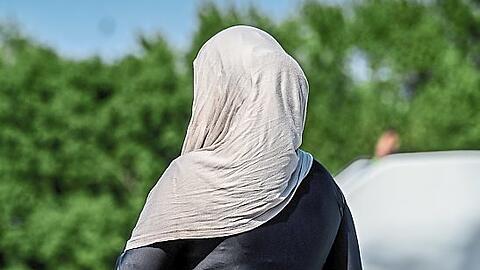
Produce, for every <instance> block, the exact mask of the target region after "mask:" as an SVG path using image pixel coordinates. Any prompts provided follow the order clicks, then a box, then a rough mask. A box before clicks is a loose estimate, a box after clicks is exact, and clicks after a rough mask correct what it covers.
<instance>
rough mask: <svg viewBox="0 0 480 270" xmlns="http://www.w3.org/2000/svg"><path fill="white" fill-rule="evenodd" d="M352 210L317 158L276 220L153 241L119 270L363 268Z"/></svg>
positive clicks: (124, 259)
mask: <svg viewBox="0 0 480 270" xmlns="http://www.w3.org/2000/svg"><path fill="white" fill-rule="evenodd" d="M361 268H362V266H361V262H360V254H359V249H358V243H357V236H356V234H355V228H354V225H353V220H352V216H351V214H350V210H349V209H348V206H347V204H346V202H345V199H344V197H343V194H342V192H341V191H340V189H339V188H338V186H337V185H336V184H335V182H334V180H333V178H332V176H331V175H330V174H329V173H328V171H327V170H326V169H325V168H324V167H323V166H322V165H321V164H320V163H318V162H317V161H316V160H314V161H313V164H312V168H311V169H310V172H309V173H308V174H307V176H306V177H305V179H303V181H302V183H301V184H300V186H299V187H298V190H297V191H296V193H295V194H294V197H293V198H292V200H291V201H290V202H289V203H288V204H287V206H286V207H285V208H284V209H283V210H282V211H281V212H280V213H279V214H278V215H277V216H275V217H274V218H273V219H271V220H269V221H267V222H266V223H264V224H263V225H261V226H259V227H257V228H255V229H253V230H250V231H247V232H244V233H240V234H236V235H232V236H227V237H217V238H206V239H185V240H173V241H165V242H160V243H155V244H153V245H149V246H146V247H140V248H136V249H131V250H127V251H126V252H124V253H122V254H121V255H120V256H119V257H118V259H117V268H116V269H117V270H130V269H138V270H143V269H152V270H153V269H155V270H157V269H158V270H159V269H176V270H177V269H178V270H181V269H195V270H200V269H216V270H218V269H229V270H230V269H239V270H240V269H242V270H243V269H275V270H281V269H289V270H296V269H299V270H309V269H334V270H343V269H349V270H357V269H361Z"/></svg>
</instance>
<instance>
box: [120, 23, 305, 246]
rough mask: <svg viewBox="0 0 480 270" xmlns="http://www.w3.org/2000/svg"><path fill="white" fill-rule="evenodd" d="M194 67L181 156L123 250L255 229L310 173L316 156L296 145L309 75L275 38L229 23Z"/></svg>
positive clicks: (299, 140) (149, 201)
mask: <svg viewBox="0 0 480 270" xmlns="http://www.w3.org/2000/svg"><path fill="white" fill-rule="evenodd" d="M193 70H194V74H193V77H194V83H193V94H194V97H193V106H192V115H191V119H190V123H189V125H188V129H187V134H186V137H185V140H184V143H183V147H182V153H181V155H180V156H179V157H178V158H176V159H175V160H173V161H172V162H171V163H170V165H169V166H168V168H167V169H166V170H165V172H164V173H163V175H162V176H161V177H160V179H159V180H158V182H157V183H156V185H155V186H154V187H153V188H152V189H151V191H150V192H149V194H148V197H147V199H146V202H145V205H144V208H143V210H142V212H141V214H140V217H139V219H138V222H137V224H136V226H135V228H134V230H133V232H132V236H131V238H130V240H129V241H128V242H127V245H126V247H125V250H128V249H132V248H136V247H140V246H145V245H148V244H152V243H155V242H161V241H167V240H175V239H192V238H209V237H220V236H228V235H233V234H237V233H241V232H245V231H248V230H251V229H254V228H256V227H258V226H260V225H261V224H263V223H265V222H266V221H268V220H270V219H271V218H273V217H274V216H275V215H276V214H277V213H278V212H280V210H282V209H283V208H284V207H285V205H286V204H287V203H288V202H289V200H290V199H291V197H292V196H293V194H294V192H295V190H296V188H297V187H298V185H299V183H300V181H301V180H302V179H303V178H304V177H305V175H306V174H307V173H308V171H309V170H310V167H311V164H312V160H313V157H312V156H311V155H310V154H309V153H307V152H304V151H302V150H300V149H299V147H300V145H301V143H302V133H303V128H304V125H305V115H306V107H307V97H308V83H307V79H306V77H305V75H304V73H303V71H302V69H301V68H300V66H299V65H298V63H297V62H296V61H295V60H294V59H293V58H292V57H291V56H290V55H288V54H287V53H286V52H285V51H284V50H283V48H282V47H281V46H280V44H279V43H278V42H277V41H276V40H275V39H274V38H273V37H272V36H270V35H269V34H268V33H266V32H264V31H262V30H260V29H257V28H254V27H251V26H233V27H230V28H227V29H225V30H223V31H221V32H219V33H217V34H216V35H214V36H213V37H212V38H210V39H209V40H208V41H207V42H206V43H205V44H204V45H203V46H202V48H201V49H200V51H199V52H198V54H197V57H196V58H195V60H194V61H193Z"/></svg>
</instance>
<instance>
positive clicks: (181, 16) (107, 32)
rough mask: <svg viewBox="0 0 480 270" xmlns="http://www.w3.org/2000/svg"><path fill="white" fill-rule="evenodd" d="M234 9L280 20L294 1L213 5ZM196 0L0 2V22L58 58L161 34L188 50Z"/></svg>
mask: <svg viewBox="0 0 480 270" xmlns="http://www.w3.org/2000/svg"><path fill="white" fill-rule="evenodd" d="M215 2H217V3H221V5H225V4H231V3H233V4H235V5H236V6H239V7H241V6H247V5H248V4H249V3H252V2H254V3H255V5H256V6H258V7H259V8H260V9H261V10H263V11H265V12H266V13H267V14H269V15H270V16H272V17H274V18H276V19H280V18H282V17H284V16H286V15H288V14H289V13H292V12H294V10H295V7H296V6H297V3H298V1H295V0H260V1H253V0H244V1H240V0H231V1H221V0H217V1H215ZM201 3H202V1H201V0H176V1H161V0H157V1H153V0H137V1H127V0H117V1H114V0H75V1H74V0H42V1H38V0H30V1H28V0H0V21H9V22H12V21H13V22H15V23H17V24H18V25H19V26H20V29H21V30H22V32H23V33H24V34H26V35H28V36H30V37H32V38H33V39H34V40H37V41H39V42H41V43H43V44H47V45H49V46H51V47H53V48H55V49H56V50H57V51H58V52H59V53H61V54H62V55H65V56H68V57H72V58H83V57H88V56H91V55H93V54H99V55H101V56H102V57H103V58H104V59H115V58H118V57H120V56H122V55H124V54H126V53H128V52H132V51H134V49H135V48H136V44H135V36H136V34H137V33H140V32H141V33H147V34H149V33H155V32H160V33H162V34H164V35H165V36H166V37H167V39H168V40H169V41H170V42H171V43H172V45H174V46H176V47H177V48H179V49H183V48H185V47H186V46H188V42H189V40H190V37H191V35H192V33H193V31H194V29H195V25H196V10H197V7H198V6H199V5H200V4H201Z"/></svg>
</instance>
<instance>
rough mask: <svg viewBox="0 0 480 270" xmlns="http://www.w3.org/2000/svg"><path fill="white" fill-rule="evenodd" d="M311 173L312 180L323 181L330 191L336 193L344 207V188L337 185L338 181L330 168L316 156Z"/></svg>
mask: <svg viewBox="0 0 480 270" xmlns="http://www.w3.org/2000/svg"><path fill="white" fill-rule="evenodd" d="M309 174H310V175H311V177H312V178H313V179H312V180H314V181H321V182H322V183H323V185H324V188H325V189H328V190H329V191H330V192H332V193H333V194H335V197H336V198H337V201H338V202H339V204H340V205H342V207H343V204H344V203H345V197H344V195H343V192H342V190H341V189H340V187H339V186H338V185H337V182H335V179H334V178H333V176H332V174H331V173H330V172H329V171H328V169H327V168H326V167H325V166H324V165H323V164H322V163H321V162H320V161H318V160H316V159H315V158H314V159H313V161H312V167H311V168H310V172H309Z"/></svg>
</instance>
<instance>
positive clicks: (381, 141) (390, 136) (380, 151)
mask: <svg viewBox="0 0 480 270" xmlns="http://www.w3.org/2000/svg"><path fill="white" fill-rule="evenodd" d="M399 145H400V140H399V136H398V133H397V131H396V130H395V129H393V128H389V129H387V130H386V131H385V132H383V133H382V135H381V136H380V138H378V141H377V145H376V146H375V158H382V157H384V156H387V155H390V154H393V153H395V152H397V150H398V147H399Z"/></svg>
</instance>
